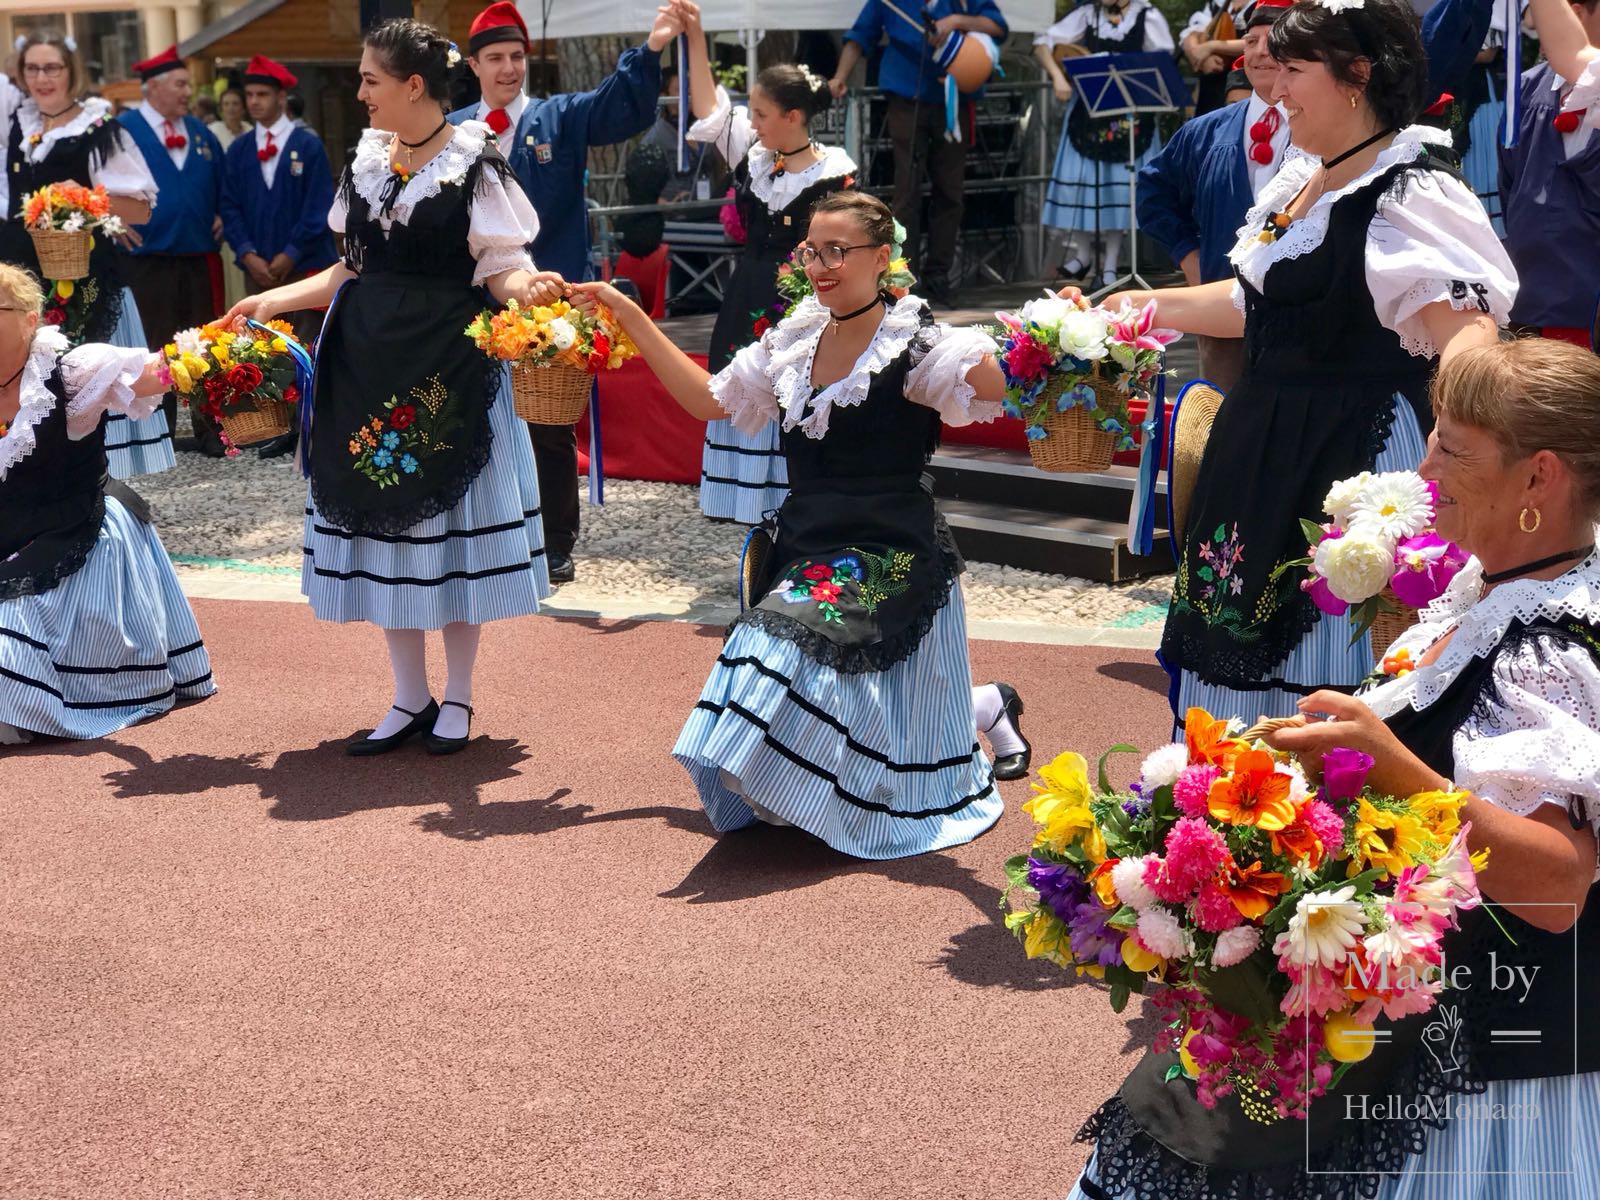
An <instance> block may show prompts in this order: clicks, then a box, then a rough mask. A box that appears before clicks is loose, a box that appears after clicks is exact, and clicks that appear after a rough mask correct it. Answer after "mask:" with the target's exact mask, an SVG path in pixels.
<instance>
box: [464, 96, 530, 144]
mask: <svg viewBox="0 0 1600 1200" xmlns="http://www.w3.org/2000/svg"><path fill="white" fill-rule="evenodd" d="M527 107H528V98H527V96H525V95H523V94H522V93H521V92H518V93H517V95H516V98H515V99H513V100H512V101H511V103H510V104H508V105H506V116H507V117H509V118H510V119H511V124H509V125H507V126H506V131H505V132H504V133H501V134H497V135H496V136H495V141H496V142H498V143H499V145H500V156H501V157H502V158H507V159H509V158H510V157H511V147H512V146H513V145H515V144H516V140H517V124H518V122H520V121H521V120H522V114H523V112H524V111H525V110H526V109H527ZM492 111H494V106H493V105H492V104H490V103H489V102H488V101H487V100H480V101H478V115H477V118H476V119H477V120H479V121H482V122H483V123H484V124H486V125H487V124H488V123H489V114H490V113H491V112H492Z"/></svg>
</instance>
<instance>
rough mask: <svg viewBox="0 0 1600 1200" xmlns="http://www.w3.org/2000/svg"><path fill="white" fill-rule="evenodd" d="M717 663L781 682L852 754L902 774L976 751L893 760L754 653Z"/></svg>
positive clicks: (958, 761)
mask: <svg viewBox="0 0 1600 1200" xmlns="http://www.w3.org/2000/svg"><path fill="white" fill-rule="evenodd" d="M717 664H718V665H719V666H723V667H754V668H755V669H756V671H757V673H758V674H761V675H765V676H766V677H767V678H768V679H770V680H772V681H773V682H774V683H781V684H782V685H783V688H784V690H785V691H786V692H788V693H789V700H790V702H791V703H792V704H794V705H795V707H797V708H799V709H800V710H801V711H802V712H805V713H807V714H808V715H810V716H813V717H815V718H816V719H817V720H819V721H821V722H822V723H823V724H824V725H826V726H827V727H828V728H829V729H832V730H833V731H834V732H835V733H837V734H839V735H841V736H842V737H843V738H844V744H845V745H846V746H847V747H849V748H850V749H851V750H852V751H854V752H855V753H856V754H859V755H860V756H861V757H862V758H870V759H871V760H872V761H873V762H875V763H880V764H882V765H883V766H885V767H887V768H888V769H889V770H891V771H899V772H901V773H903V774H915V773H918V772H926V773H932V772H935V771H946V770H949V769H950V768H951V767H959V766H962V765H964V764H966V763H970V762H971V761H972V756H973V755H974V754H976V753H978V751H979V749H980V747H979V746H978V743H977V742H973V743H972V749H971V750H970V751H968V752H967V753H966V754H964V755H956V756H954V757H952V758H942V759H940V760H939V761H938V762H931V763H897V762H895V761H894V760H893V759H892V758H890V757H889V756H888V755H887V754H884V753H882V752H881V751H878V750H874V749H873V748H872V747H871V746H863V745H862V744H861V743H860V742H858V741H856V740H855V738H853V737H851V736H850V727H849V726H848V725H846V724H845V723H844V722H843V721H841V720H839V719H838V718H837V717H835V716H833V715H831V714H830V713H828V712H826V711H825V710H823V709H821V708H819V707H817V705H815V704H813V703H812V702H811V701H810V700H807V699H806V698H805V697H804V696H802V695H801V694H800V693H799V692H797V691H795V690H794V680H792V679H790V678H789V677H788V676H787V675H785V674H784V673H783V672H782V671H776V670H774V669H773V668H771V667H769V666H767V664H766V663H764V662H762V661H761V660H760V659H759V658H756V657H755V656H754V655H748V654H747V655H745V656H743V657H741V658H729V657H728V656H727V655H726V654H719V655H717ZM700 707H702V708H704V707H708V705H707V704H706V703H705V702H702V703H701V705H700ZM709 707H714V706H709Z"/></svg>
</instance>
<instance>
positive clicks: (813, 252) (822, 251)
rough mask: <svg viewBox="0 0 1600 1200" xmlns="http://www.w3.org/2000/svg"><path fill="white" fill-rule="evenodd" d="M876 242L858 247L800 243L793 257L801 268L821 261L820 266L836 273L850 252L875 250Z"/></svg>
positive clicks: (865, 243) (864, 243) (863, 243)
mask: <svg viewBox="0 0 1600 1200" xmlns="http://www.w3.org/2000/svg"><path fill="white" fill-rule="evenodd" d="M877 248H878V243H877V242H862V243H861V244H860V245H858V246H834V245H828V246H813V245H812V244H811V243H810V242H801V243H800V248H799V249H798V250H796V251H795V257H796V258H797V259H799V260H800V265H801V266H802V267H809V266H810V265H811V264H812V263H814V262H816V261H817V259H819V258H820V259H821V260H822V265H823V266H824V267H826V268H827V269H828V270H830V271H837V270H838V269H839V268H840V267H842V266H844V258H845V255H847V254H849V253H850V251H852V250H876V249H877Z"/></svg>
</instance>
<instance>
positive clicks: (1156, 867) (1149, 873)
mask: <svg viewBox="0 0 1600 1200" xmlns="http://www.w3.org/2000/svg"><path fill="white" fill-rule="evenodd" d="M1144 885H1145V887H1147V888H1149V889H1150V890H1151V891H1152V892H1154V893H1155V894H1156V898H1157V899H1158V900H1165V901H1166V902H1167V903H1168V904H1182V903H1183V902H1184V901H1185V900H1187V899H1188V898H1189V891H1188V889H1187V888H1185V887H1184V886H1183V885H1182V884H1181V883H1180V882H1179V881H1178V880H1177V879H1175V878H1174V877H1173V876H1172V875H1171V874H1169V873H1168V871H1167V864H1166V861H1165V860H1164V859H1160V858H1157V857H1156V856H1155V855H1153V854H1152V855H1150V857H1149V858H1147V859H1146V860H1145V864H1144Z"/></svg>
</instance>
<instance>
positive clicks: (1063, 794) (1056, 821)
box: [1022, 750, 1106, 863]
mask: <svg viewBox="0 0 1600 1200" xmlns="http://www.w3.org/2000/svg"><path fill="white" fill-rule="evenodd" d="M1039 778H1040V779H1042V780H1044V786H1043V787H1040V786H1039V785H1038V784H1034V785H1033V790H1034V791H1035V792H1036V793H1037V795H1035V796H1034V798H1033V799H1032V800H1029V801H1028V802H1027V803H1026V804H1024V805H1023V806H1022V811H1023V812H1025V813H1028V814H1029V815H1031V816H1032V817H1033V819H1034V820H1035V821H1036V822H1037V823H1038V824H1039V825H1040V826H1041V828H1040V829H1039V831H1038V833H1037V834H1036V835H1035V836H1034V839H1033V844H1034V845H1035V846H1049V847H1050V848H1051V849H1053V850H1056V851H1058V852H1059V851H1062V850H1065V849H1067V848H1068V847H1069V846H1074V845H1077V846H1081V847H1082V848H1083V851H1084V853H1085V854H1087V855H1088V856H1089V857H1090V858H1091V859H1092V860H1094V861H1095V862H1097V863H1098V862H1101V861H1103V860H1104V859H1105V856H1106V844H1105V839H1104V838H1103V837H1101V836H1100V830H1099V829H1098V828H1096V826H1095V823H1094V814H1093V813H1092V812H1090V811H1089V764H1088V763H1086V762H1085V761H1084V759H1083V755H1081V754H1074V753H1073V752H1072V751H1070V750H1068V751H1065V752H1064V753H1062V754H1058V755H1057V756H1056V758H1055V761H1054V762H1051V763H1048V764H1046V765H1045V766H1043V767H1040V768H1039Z"/></svg>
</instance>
